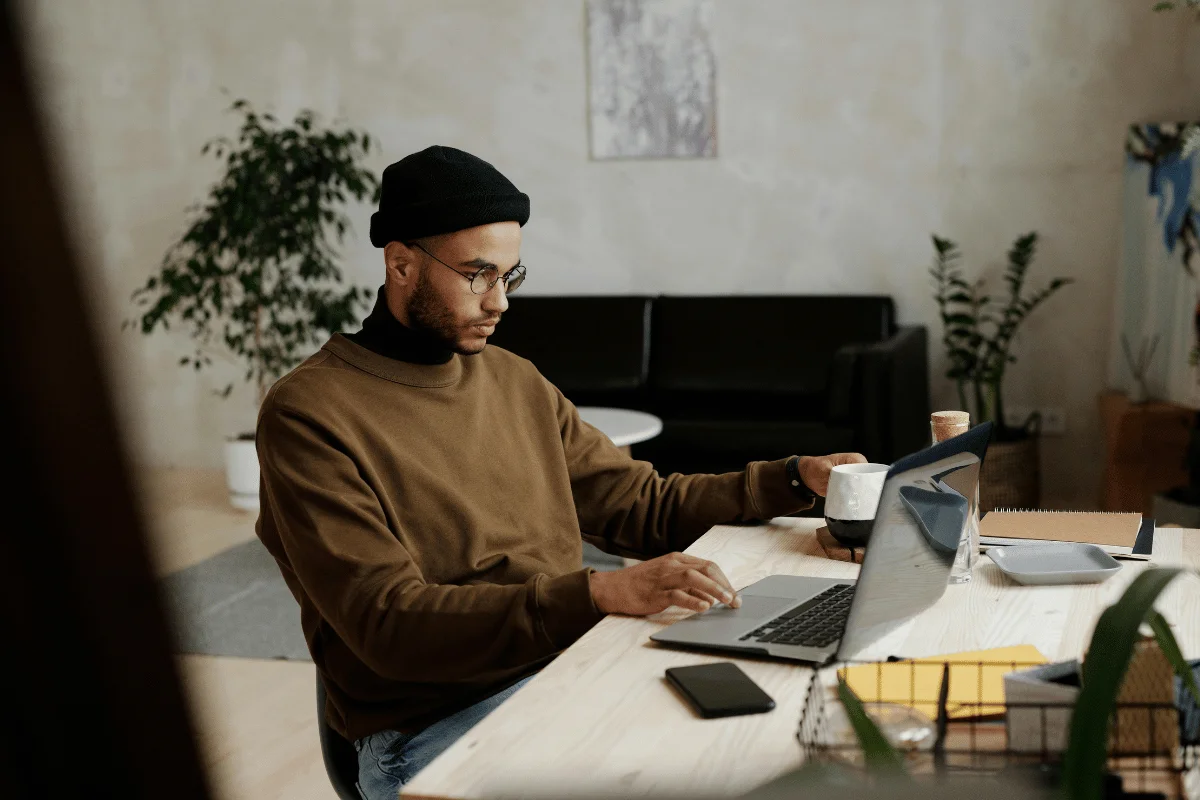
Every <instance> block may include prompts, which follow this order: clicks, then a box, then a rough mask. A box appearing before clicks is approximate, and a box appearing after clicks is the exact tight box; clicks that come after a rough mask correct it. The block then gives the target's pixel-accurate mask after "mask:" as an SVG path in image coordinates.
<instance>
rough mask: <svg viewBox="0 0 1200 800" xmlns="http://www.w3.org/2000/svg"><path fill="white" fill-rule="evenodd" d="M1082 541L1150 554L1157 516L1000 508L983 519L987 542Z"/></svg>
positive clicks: (1112, 551)
mask: <svg viewBox="0 0 1200 800" xmlns="http://www.w3.org/2000/svg"><path fill="white" fill-rule="evenodd" d="M1037 542H1079V543H1083V544H1094V545H1096V546H1098V547H1100V548H1102V549H1103V550H1104V551H1105V552H1106V553H1108V554H1109V555H1113V556H1121V557H1124V558H1141V559H1146V558H1150V551H1151V550H1153V549H1154V520H1152V519H1143V518H1142V515H1141V514H1136V513H1122V512H1113V511H1034V510H1025V509H1015V508H998V509H996V510H995V511H989V512H988V513H987V514H985V515H984V516H983V519H982V520H980V521H979V543H980V544H981V545H984V546H995V545H1006V544H1036V543H1037Z"/></svg>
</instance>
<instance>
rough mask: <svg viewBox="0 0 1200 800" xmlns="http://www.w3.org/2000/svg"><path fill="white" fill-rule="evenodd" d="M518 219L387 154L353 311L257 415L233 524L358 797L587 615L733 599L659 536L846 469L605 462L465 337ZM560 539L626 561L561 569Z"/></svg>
mask: <svg viewBox="0 0 1200 800" xmlns="http://www.w3.org/2000/svg"><path fill="white" fill-rule="evenodd" d="M528 219H529V198H528V197H527V196H526V195H524V194H522V193H521V192H519V191H517V189H516V187H515V186H513V184H512V183H511V182H509V181H508V179H506V178H505V177H504V176H503V175H501V174H500V173H499V172H498V171H497V170H496V169H495V168H493V167H492V166H491V165H490V164H488V163H486V162H484V161H481V160H480V159H478V158H476V157H474V156H472V155H469V154H467V153H464V152H462V151H459V150H455V149H453V148H448V147H431V148H429V149H427V150H424V151H422V152H420V153H416V154H414V155H411V156H408V157H407V158H405V159H403V160H401V161H399V162H397V163H395V164H392V165H391V166H390V167H388V168H387V169H386V170H385V171H384V173H383V186H382V195H381V199H380V203H379V210H378V211H377V212H376V213H375V214H374V215H373V216H372V217H371V242H372V243H373V244H374V245H375V246H376V247H381V248H383V255H384V264H385V267H386V279H385V283H384V286H383V287H382V288H381V289H380V291H379V297H378V301H377V302H376V305H375V308H374V310H373V311H372V312H371V314H370V316H369V317H368V318H367V319H366V320H365V321H364V323H363V329H362V330H361V331H360V332H358V333H356V334H352V335H349V336H344V335H341V334H336V335H334V336H333V337H332V338H331V339H330V340H329V341H328V342H327V343H326V344H325V345H324V346H323V347H322V348H321V350H320V351H319V352H318V353H317V354H316V355H314V356H312V357H311V358H309V359H308V360H307V361H305V362H304V363H303V364H301V365H300V366H299V367H297V368H296V369H295V370H294V371H292V372H291V373H289V374H288V375H287V376H285V377H284V378H282V379H281V380H280V381H279V382H278V383H276V384H275V385H274V386H273V387H272V389H271V391H270V392H269V393H268V395H267V398H266V400H265V402H264V403H263V406H262V409H261V412H260V415H259V422H258V437H257V443H258V453H259V460H260V463H261V466H262V490H261V494H262V498H261V499H262V513H261V516H260V517H259V521H258V526H257V532H258V535H259V537H260V538H261V539H262V541H263V543H264V544H265V545H266V546H267V548H268V549H269V550H270V551H271V553H272V554H273V555H274V556H275V558H276V560H277V561H278V562H279V567H280V570H281V571H282V572H283V576H284V578H285V579H286V580H287V583H288V586H289V587H290V588H291V591H292V593H293V594H295V596H296V599H297V600H298V601H299V603H300V608H301V620H302V624H303V628H304V634H305V637H306V639H307V641H308V646H309V649H310V650H311V652H312V656H313V661H314V662H316V665H317V669H318V671H319V672H320V675H321V679H322V680H323V681H324V682H325V686H326V688H327V691H328V696H329V703H328V707H327V708H326V717H327V719H328V721H329V723H330V724H331V725H332V726H333V727H334V728H335V729H336V730H338V731H339V732H340V733H341V734H342V735H344V736H345V737H346V738H348V739H350V740H351V741H353V742H354V743H355V747H356V748H357V750H358V754H359V785H360V790H361V791H362V793H363V795H364V797H366V798H370V799H371V800H373V799H374V798H384V797H387V798H395V796H396V792H397V790H398V789H399V787H400V786H402V785H403V783H404V782H405V781H407V780H408V779H409V778H411V777H412V775H414V774H415V773H416V772H417V771H418V770H419V769H420V768H421V767H423V766H424V765H425V764H427V763H428V762H429V761H431V760H432V759H433V757H434V756H436V755H437V754H438V753H440V752H441V751H442V750H444V749H445V748H446V747H448V746H449V745H450V744H451V743H452V742H453V741H454V740H455V739H456V738H458V737H459V736H461V735H462V734H463V733H464V732H465V731H466V730H467V729H469V728H470V727H471V726H472V725H474V724H475V723H476V722H478V721H479V720H480V719H481V718H482V717H483V716H484V715H486V714H487V713H488V712H489V711H490V710H491V709H493V708H495V707H496V706H497V705H499V704H500V703H501V702H502V701H503V700H504V699H505V698H507V697H508V696H510V695H511V694H512V693H513V692H515V691H516V690H517V689H518V688H519V687H520V686H521V685H522V684H523V683H524V682H525V681H527V680H528V679H529V678H530V677H531V676H532V675H533V674H534V673H536V672H537V671H538V670H539V669H540V668H541V667H543V666H544V665H545V664H546V663H547V662H548V661H550V660H551V659H553V658H554V656H555V655H556V654H557V653H558V652H560V651H561V650H563V649H564V648H565V647H567V646H568V645H570V644H571V643H572V642H574V641H575V640H576V639H578V638H579V637H580V636H582V635H583V634H584V633H585V632H586V631H587V630H588V629H589V628H591V627H592V626H593V625H595V624H596V622H598V621H599V620H600V619H601V618H602V617H603V616H604V615H605V614H630V615H646V614H653V613H657V612H659V611H662V610H663V609H665V608H667V607H668V606H672V605H675V606H680V607H682V608H685V609H688V610H691V611H704V610H706V609H708V608H710V607H712V606H713V605H714V604H717V603H727V604H730V605H733V606H737V605H738V604H739V602H740V601H739V600H738V599H737V597H736V595H735V593H734V590H733V587H732V586H731V585H730V583H729V580H728V579H727V578H726V577H725V575H724V574H722V572H721V569H720V568H719V567H718V566H717V565H716V564H714V563H712V562H709V561H705V560H703V559H700V558H695V557H692V556H688V555H683V554H681V553H680V552H678V551H681V550H683V549H684V548H686V547H687V546H688V545H689V544H691V543H692V542H693V541H695V540H696V539H697V538H698V537H699V536H700V535H701V534H703V533H704V532H705V531H707V530H708V529H709V528H710V527H711V526H713V525H715V524H718V523H725V522H735V521H739V520H746V519H765V518H769V517H773V516H777V515H781V514H788V513H791V512H794V511H797V510H800V509H802V508H806V507H808V506H809V505H810V504H811V502H812V497H813V494H814V493H815V494H824V492H825V488H826V486H827V484H828V480H829V471H830V470H831V469H832V467H833V466H834V465H835V464H839V463H850V462H858V461H865V459H864V458H863V457H862V456H860V455H857V454H837V455H833V456H827V457H823V458H799V457H795V456H794V457H792V458H791V459H788V460H787V461H776V462H770V463H768V462H754V463H752V464H750V465H748V466H747V467H746V469H745V470H744V471H743V472H733V473H728V474H725V475H687V476H683V475H671V476H669V477H667V478H662V477H660V476H659V475H658V474H657V473H655V472H654V470H653V468H652V467H651V465H650V464H648V463H645V462H642V461H634V460H632V459H631V458H629V457H628V456H626V455H625V454H623V453H622V452H621V451H620V450H618V449H617V448H616V447H615V446H613V444H612V443H611V442H610V441H609V440H608V439H607V438H606V437H605V436H604V434H602V433H600V431H598V430H596V429H595V428H593V427H591V426H589V425H588V424H586V423H584V422H582V421H581V420H580V418H579V415H578V414H577V413H576V410H575V407H574V406H573V405H572V404H571V403H570V402H569V401H568V400H566V398H564V397H563V395H562V394H561V393H560V392H559V391H558V390H557V389H556V388H555V387H554V386H552V385H551V384H549V383H548V382H547V381H546V380H545V379H544V378H543V377H542V376H541V375H540V374H539V373H538V371H537V369H535V368H534V366H533V364H531V363H530V362H528V361H526V360H524V359H522V358H519V357H517V356H516V355H513V354H512V353H509V352H507V351H504V350H501V349H499V348H495V347H490V348H489V347H487V338H488V336H489V335H491V333H492V331H493V330H495V326H496V324H497V323H499V322H500V318H501V315H502V314H503V313H504V311H505V309H507V308H508V300H507V296H506V293H507V292H510V291H513V290H514V289H516V288H517V286H519V285H520V283H521V282H522V281H523V280H524V279H525V267H524V266H523V265H521V263H520V248H521V227H522V226H523V225H524V224H525V222H526V221H527V220H528ZM546 335H547V336H553V335H554V331H546ZM562 345H563V347H570V346H571V343H570V342H569V341H564V342H563V343H562ZM584 540H587V541H590V542H593V543H595V544H596V545H598V546H600V547H601V548H603V549H605V550H607V551H609V552H614V553H619V554H626V555H638V556H642V557H645V558H647V559H649V560H647V561H645V562H643V563H640V564H638V565H636V566H633V567H629V568H627V569H622V570H617V571H615V572H607V573H598V572H594V571H592V570H589V569H584V568H583V566H582V550H581V544H582V542H583V541H584Z"/></svg>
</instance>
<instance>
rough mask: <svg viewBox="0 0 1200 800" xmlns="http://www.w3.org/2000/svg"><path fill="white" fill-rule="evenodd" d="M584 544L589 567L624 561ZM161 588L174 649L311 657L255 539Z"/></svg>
mask: <svg viewBox="0 0 1200 800" xmlns="http://www.w3.org/2000/svg"><path fill="white" fill-rule="evenodd" d="M583 550H584V552H583V562H584V564H586V565H587V566H589V567H593V568H595V569H597V570H612V569H620V568H621V566H622V562H621V559H620V558H617V557H616V556H610V555H608V554H606V553H602V552H600V551H599V550H597V549H596V548H594V547H592V546H591V545H589V544H584V546H583ZM162 590H163V597H164V600H165V602H166V603H167V608H168V609H169V610H170V613H171V614H172V617H173V620H174V623H175V625H174V628H175V649H176V652H180V653H200V654H203V655H210V656H241V657H243V658H281V659H285V660H287V661H310V660H311V659H310V658H309V655H308V645H307V644H306V643H305V641H304V635H303V634H302V633H301V632H300V606H298V605H297V604H296V601H295V599H294V598H293V597H292V593H291V592H290V591H288V588H287V584H286V583H284V582H283V576H281V575H280V574H279V567H278V566H276V564H275V559H274V558H272V557H271V554H270V553H268V552H267V550H266V548H265V547H263V546H262V543H261V542H259V541H258V539H251V540H250V541H248V542H245V543H243V544H239V545H237V546H235V547H231V548H229V549H228V550H226V551H224V552H222V553H218V554H217V555H215V556H213V557H212V558H210V559H208V560H207V561H202V562H200V563H199V564H196V565H195V566H192V567H188V568H187V569H183V570H180V571H179V572H175V573H172V574H171V575H168V576H167V577H166V578H164V579H163V581H162Z"/></svg>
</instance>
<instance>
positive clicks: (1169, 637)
mask: <svg viewBox="0 0 1200 800" xmlns="http://www.w3.org/2000/svg"><path fill="white" fill-rule="evenodd" d="M1146 621H1147V622H1149V623H1150V628H1151V629H1152V630H1153V631H1154V638H1155V639H1157V640H1158V646H1159V648H1160V649H1161V650H1162V651H1163V655H1164V656H1166V657H1167V661H1170V662H1171V667H1172V668H1173V669H1174V670H1175V674H1176V675H1178V676H1179V679H1180V680H1181V681H1183V685H1184V686H1186V687H1187V688H1188V691H1189V692H1191V693H1192V699H1193V700H1195V701H1196V703H1197V704H1198V705H1200V686H1197V685H1196V675H1195V673H1193V672H1192V666H1191V665H1190V664H1188V662H1187V661H1186V660H1185V659H1184V657H1183V651H1181V650H1180V649H1179V642H1177V641H1176V640H1175V633H1174V632H1173V631H1172V630H1171V624H1170V623H1169V622H1167V619H1166V617H1164V616H1163V615H1162V614H1160V613H1158V612H1157V611H1151V612H1150V616H1149V617H1147V618H1146Z"/></svg>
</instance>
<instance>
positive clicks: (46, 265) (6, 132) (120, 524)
mask: <svg viewBox="0 0 1200 800" xmlns="http://www.w3.org/2000/svg"><path fill="white" fill-rule="evenodd" d="M16 37H17V32H16V28H15V25H14V19H13V13H12V10H11V9H10V7H9V5H8V4H7V3H3V1H2V0H0V118H2V119H3V120H4V123H3V125H0V164H2V169H0V174H3V175H4V180H2V181H0V252H2V253H3V254H4V262H3V268H2V269H0V358H2V359H3V362H2V363H3V364H4V369H3V370H2V371H0V374H2V375H3V378H0V381H2V385H0V419H3V420H4V421H5V423H6V429H7V431H8V432H7V435H6V437H5V456H6V460H7V461H8V463H9V464H10V465H14V466H15V467H16V468H15V469H12V470H10V471H8V475H9V477H8V478H7V479H5V481H4V484H3V485H4V496H3V500H4V515H5V520H4V529H3V530H4V535H3V536H2V537H0V598H2V602H0V609H3V611H2V617H0V624H2V625H3V631H4V645H3V654H4V656H3V658H4V674H5V681H4V689H5V699H4V715H3V716H4V721H3V725H2V730H3V738H2V740H0V797H4V798H26V797H38V798H42V797H58V796H66V795H70V796H71V797H122V798H161V797H172V798H203V797H208V796H209V792H208V787H207V782H206V779H205V776H204V772H203V770H202V768H201V765H200V761H199V758H198V757H197V753H196V748H195V745H194V741H193V737H192V730H191V726H190V723H189V720H188V715H187V708H186V706H185V703H184V698H183V693H182V691H181V689H180V684H179V680H178V675H177V673H176V671H175V665H174V662H173V661H172V659H171V656H170V654H169V652H170V651H169V649H168V636H167V625H166V622H165V619H164V615H163V612H162V608H161V606H160V605H159V598H158V595H157V591H156V588H155V583H154V580H153V578H152V576H151V569H150V564H149V559H148V557H147V550H146V540H145V536H144V533H143V523H142V520H141V518H140V516H139V512H138V509H137V506H136V503H135V501H134V495H133V490H132V486H131V482H130V479H129V471H128V465H127V463H126V459H125V455H124V451H123V443H122V441H121V438H120V435H119V433H118V431H117V427H116V424H115V421H114V415H113V411H112V406H111V401H110V397H109V393H108V388H107V385H106V381H105V374H104V370H103V368H102V365H101V359H100V357H99V353H98V348H97V345H96V342H95V340H94V339H93V337H92V328H91V325H90V319H89V318H88V314H87V311H88V309H87V304H86V303H85V302H84V287H83V283H82V281H81V280H80V270H79V268H78V267H77V264H76V262H75V260H74V258H73V254H72V252H71V250H70V247H69V241H68V240H69V236H68V233H67V230H66V227H65V225H64V224H63V220H62V215H61V213H60V209H59V206H58V203H57V200H56V197H55V191H54V187H53V186H52V183H51V178H50V170H49V168H48V163H47V156H46V151H45V148H44V147H43V144H42V143H43V141H44V137H43V136H42V135H41V131H40V127H39V124H38V121H37V119H36V114H35V111H34V108H33V104H32V102H31V99H30V93H29V88H28V82H27V78H26V73H25V70H24V66H23V62H22V60H21V55H20V51H19V50H18V47H17V46H18V42H17V41H16Z"/></svg>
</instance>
